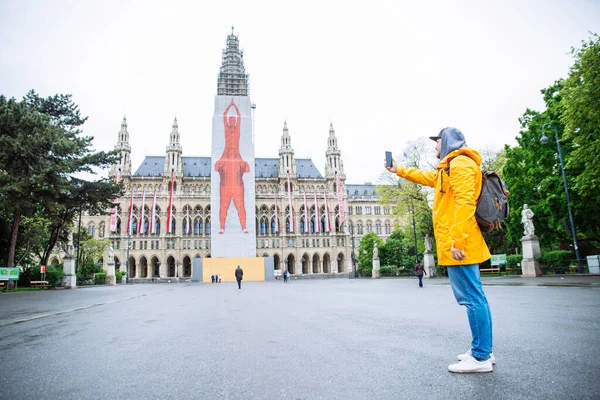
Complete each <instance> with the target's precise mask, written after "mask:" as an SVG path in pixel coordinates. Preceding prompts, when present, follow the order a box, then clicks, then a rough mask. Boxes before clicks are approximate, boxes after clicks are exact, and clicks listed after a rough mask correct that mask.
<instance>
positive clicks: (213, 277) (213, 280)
mask: <svg viewBox="0 0 600 400" xmlns="http://www.w3.org/2000/svg"><path fill="white" fill-rule="evenodd" d="M210 280H211V281H212V283H215V274H212V275H211V276H210Z"/></svg>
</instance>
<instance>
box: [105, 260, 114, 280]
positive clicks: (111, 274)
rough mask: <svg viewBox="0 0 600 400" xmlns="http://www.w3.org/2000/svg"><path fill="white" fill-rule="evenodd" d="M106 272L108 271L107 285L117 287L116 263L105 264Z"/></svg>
mask: <svg viewBox="0 0 600 400" xmlns="http://www.w3.org/2000/svg"><path fill="white" fill-rule="evenodd" d="M104 271H106V284H107V285H113V286H114V285H116V284H117V277H116V276H115V263H114V261H113V262H110V261H109V262H107V263H104Z"/></svg>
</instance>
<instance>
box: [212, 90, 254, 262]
mask: <svg viewBox="0 0 600 400" xmlns="http://www.w3.org/2000/svg"><path fill="white" fill-rule="evenodd" d="M250 113H251V110H250V98H249V97H247V96H215V113H214V115H213V131H212V170H211V225H210V233H211V257H213V258H215V257H256V221H255V214H256V213H255V205H254V204H255V193H254V192H255V183H254V182H255V179H254V176H255V170H254V142H253V141H252V116H251V114H250Z"/></svg>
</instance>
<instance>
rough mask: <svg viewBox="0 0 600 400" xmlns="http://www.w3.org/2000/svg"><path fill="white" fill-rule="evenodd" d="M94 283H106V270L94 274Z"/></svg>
mask: <svg viewBox="0 0 600 400" xmlns="http://www.w3.org/2000/svg"><path fill="white" fill-rule="evenodd" d="M94 283H95V284H96V285H104V284H105V283H106V272H104V271H102V272H96V273H95V274H94Z"/></svg>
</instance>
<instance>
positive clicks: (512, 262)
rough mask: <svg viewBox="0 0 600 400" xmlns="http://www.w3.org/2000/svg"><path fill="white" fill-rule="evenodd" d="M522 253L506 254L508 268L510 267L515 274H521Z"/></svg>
mask: <svg viewBox="0 0 600 400" xmlns="http://www.w3.org/2000/svg"><path fill="white" fill-rule="evenodd" d="M522 262H523V255H522V254H511V255H509V256H506V264H507V265H506V268H510V269H511V270H512V273H513V274H516V275H521V263H522Z"/></svg>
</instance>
